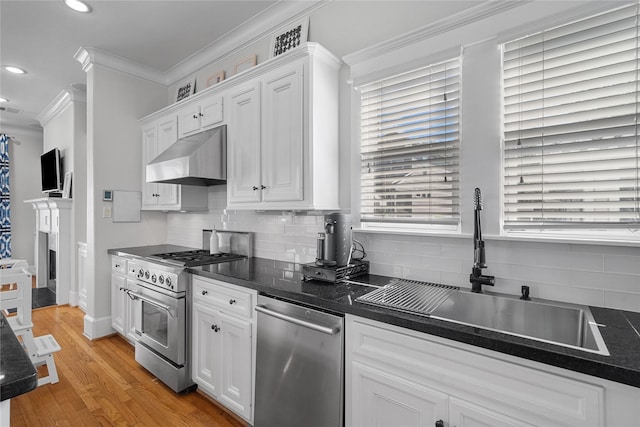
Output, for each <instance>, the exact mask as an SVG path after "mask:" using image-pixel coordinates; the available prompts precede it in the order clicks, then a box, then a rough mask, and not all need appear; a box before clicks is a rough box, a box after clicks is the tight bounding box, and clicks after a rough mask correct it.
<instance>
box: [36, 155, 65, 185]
mask: <svg viewBox="0 0 640 427" xmlns="http://www.w3.org/2000/svg"><path fill="white" fill-rule="evenodd" d="M40 174H41V176H42V192H43V193H51V192H60V191H62V162H61V160H60V150H59V149H58V148H54V149H53V150H51V151H48V152H46V153H44V154H43V155H41V156H40Z"/></svg>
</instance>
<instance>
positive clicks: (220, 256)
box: [148, 249, 246, 267]
mask: <svg viewBox="0 0 640 427" xmlns="http://www.w3.org/2000/svg"><path fill="white" fill-rule="evenodd" d="M242 258H246V256H245V255H240V254H232V253H226V252H219V253H215V254H211V253H209V250H207V249H196V250H192V251H182V252H166V253H161V254H155V255H151V256H149V257H148V259H149V260H150V261H160V262H163V263H167V264H171V265H175V266H179V267H195V266H198V265H207V264H217V263H219V262H227V261H234V260H237V259H242Z"/></svg>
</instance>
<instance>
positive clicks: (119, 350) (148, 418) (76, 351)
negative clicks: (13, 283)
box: [11, 306, 246, 427]
mask: <svg viewBox="0 0 640 427" xmlns="http://www.w3.org/2000/svg"><path fill="white" fill-rule="evenodd" d="M83 317H84V313H83V312H82V311H81V310H80V309H78V308H76V307H69V306H54V307H46V308H43V309H39V310H35V311H33V323H34V335H35V336H40V335H44V334H49V333H50V334H52V335H53V336H54V337H55V339H56V341H58V343H59V344H60V346H61V347H62V350H61V351H59V352H57V353H55V355H54V358H55V363H56V366H57V368H58V376H59V378H60V382H58V383H57V384H47V385H44V386H41V387H39V388H37V389H36V390H34V391H32V392H29V393H27V394H24V395H21V396H18V397H16V398H13V399H11V425H12V427H23V426H26V427H36V426H44V427H46V426H71V427H75V426H91V427H94V426H95V427H97V426H159V425H161V426H188V427H192V426H195V427H198V426H209V427H245V426H246V423H243V422H241V421H239V420H238V419H236V418H235V417H234V416H233V415H231V414H229V413H227V412H226V411H225V410H224V409H223V408H222V407H219V406H217V405H215V404H213V403H212V402H211V401H209V399H207V398H206V397H205V396H203V395H201V394H200V393H187V394H183V395H180V394H176V393H174V392H173V391H172V390H171V389H170V388H168V387H167V386H165V385H164V384H162V383H161V382H159V381H158V380H157V379H156V378H155V377H154V376H153V375H151V374H150V373H149V372H148V371H146V370H145V369H144V368H142V367H141V366H140V365H138V363H137V362H135V359H134V351H133V347H132V346H131V345H130V344H129V343H128V342H127V341H126V340H124V339H123V338H122V337H120V336H117V335H114V336H112V337H107V338H104V339H99V340H95V341H91V340H89V339H87V338H86V337H85V336H84V335H83V327H84V321H83Z"/></svg>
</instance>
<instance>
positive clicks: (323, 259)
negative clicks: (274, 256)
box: [302, 213, 369, 283]
mask: <svg viewBox="0 0 640 427" xmlns="http://www.w3.org/2000/svg"><path fill="white" fill-rule="evenodd" d="M351 233H352V231H351V215H349V214H341V213H332V214H329V215H325V217H324V232H323V233H318V240H317V247H316V261H315V262H312V263H308V264H304V265H303V266H302V277H303V279H304V280H322V281H325V282H331V283H338V282H341V281H344V280H348V279H351V278H353V277H357V276H361V275H364V274H369V262H368V261H364V260H363V258H364V256H365V253H364V248H362V245H361V244H360V243H359V242H356V241H355V240H353V238H352V236H351ZM354 242H356V243H357V244H358V245H360V247H361V249H360V250H359V251H360V252H361V253H362V255H361V257H360V258H358V259H356V258H355V257H354V256H353V254H354V252H355V250H354V246H353V245H354Z"/></svg>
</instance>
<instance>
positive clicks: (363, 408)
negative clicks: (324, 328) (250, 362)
mask: <svg viewBox="0 0 640 427" xmlns="http://www.w3.org/2000/svg"><path fill="white" fill-rule="evenodd" d="M345 329H346V341H345V425H346V426H352V427H368V426H377V427H386V426H389V427H396V426H403V427H409V426H416V427H417V426H420V427H426V426H436V427H454V426H455V427H471V426H473V427H477V426H487V427H488V426H491V427H497V426H519V427H524V426H544V427H551V426H631V425H640V423H639V421H640V409H639V406H640V389H638V388H635V387H629V386H625V385H623V384H619V383H615V382H611V381H607V380H602V379H600V378H595V377H591V376H588V375H584V374H579V373H576V372H572V371H568V370H565V369H561V368H556V367H553V366H548V365H543V364H540V363H537V362H532V361H529V360H525V359H520V358H517V357H513V356H509V355H505V354H502V353H496V352H493V351H490V350H485V349H482V348H478V347H474V346H471V345H467V344H462V343H458V342H455V341H451V340H447V339H444V338H440V337H435V336H431V335H428V334H424V333H420V332H416V331H412V330H408V329H404V328H400V327H396V326H393V325H388V324H385V323H380V322H376V321H373V320H369V319H362V318H359V317H356V316H351V315H347V317H346V327H345Z"/></svg>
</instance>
